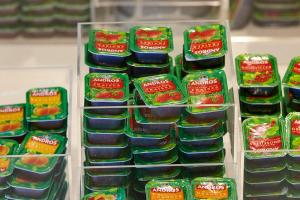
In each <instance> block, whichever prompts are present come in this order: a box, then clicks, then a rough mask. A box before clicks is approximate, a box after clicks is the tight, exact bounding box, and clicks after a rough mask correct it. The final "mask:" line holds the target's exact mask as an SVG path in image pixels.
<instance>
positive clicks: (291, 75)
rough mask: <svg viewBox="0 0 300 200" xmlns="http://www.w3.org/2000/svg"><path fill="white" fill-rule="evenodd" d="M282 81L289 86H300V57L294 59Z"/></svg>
mask: <svg viewBox="0 0 300 200" xmlns="http://www.w3.org/2000/svg"><path fill="white" fill-rule="evenodd" d="M282 82H283V83H284V84H287V85H288V86H292V87H300V57H295V58H293V59H292V61H291V63H290V64H289V67H288V69H287V71H286V73H285V75H284V78H283V81H282Z"/></svg>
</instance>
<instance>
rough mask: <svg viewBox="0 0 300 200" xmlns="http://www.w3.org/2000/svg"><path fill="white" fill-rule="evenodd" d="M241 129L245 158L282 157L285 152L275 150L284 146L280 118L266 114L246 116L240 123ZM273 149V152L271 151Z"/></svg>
mask: <svg viewBox="0 0 300 200" xmlns="http://www.w3.org/2000/svg"><path fill="white" fill-rule="evenodd" d="M242 131H243V138H244V149H245V151H247V152H246V153H245V156H246V157H247V158H249V159H257V158H268V157H282V156H284V155H285V154H286V153H284V152H280V151H279V152H278V151H277V152H276V150H282V149H285V147H286V141H285V134H284V129H283V124H282V120H281V119H278V118H275V117H267V116H266V117H252V118H248V119H246V120H244V122H243V124H242ZM273 150H274V152H272V151H273ZM249 151H250V152H249ZM251 151H254V152H251ZM255 151H258V152H255ZM262 151H266V152H262ZM270 151H271V152H270Z"/></svg>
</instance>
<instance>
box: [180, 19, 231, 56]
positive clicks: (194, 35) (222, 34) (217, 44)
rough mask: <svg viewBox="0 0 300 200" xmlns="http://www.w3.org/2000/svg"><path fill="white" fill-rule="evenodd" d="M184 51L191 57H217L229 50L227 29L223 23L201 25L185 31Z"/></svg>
mask: <svg viewBox="0 0 300 200" xmlns="http://www.w3.org/2000/svg"><path fill="white" fill-rule="evenodd" d="M184 51H185V55H186V57H188V58H189V59H205V58H217V57H221V56H224V55H225V53H226V52H227V39H226V29H225V27H224V26H223V25H220V24H212V25H201V26H195V27H192V28H190V29H187V30H186V31H185V32H184Z"/></svg>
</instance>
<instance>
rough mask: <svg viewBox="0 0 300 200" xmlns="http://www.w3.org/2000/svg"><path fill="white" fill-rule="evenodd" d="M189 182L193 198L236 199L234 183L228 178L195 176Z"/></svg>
mask: <svg viewBox="0 0 300 200" xmlns="http://www.w3.org/2000/svg"><path fill="white" fill-rule="evenodd" d="M191 184H192V195H193V197H192V199H193V200H205V199H207V200H209V199H224V200H225V199H228V200H229V199H230V200H237V199H238V197H237V190H236V183H235V181H234V180H233V179H230V178H195V179H194V180H192V183H191Z"/></svg>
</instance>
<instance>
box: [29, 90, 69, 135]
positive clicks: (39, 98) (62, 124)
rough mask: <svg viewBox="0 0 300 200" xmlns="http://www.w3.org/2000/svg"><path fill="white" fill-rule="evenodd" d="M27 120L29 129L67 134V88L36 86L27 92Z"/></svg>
mask: <svg viewBox="0 0 300 200" xmlns="http://www.w3.org/2000/svg"><path fill="white" fill-rule="evenodd" d="M26 122H27V126H28V130H29V131H36V130H39V131H44V132H48V133H55V134H59V135H63V136H66V132H67V123H68V96H67V90H66V89H64V88H61V87H49V88H34V89H30V90H29V91H27V93H26Z"/></svg>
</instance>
